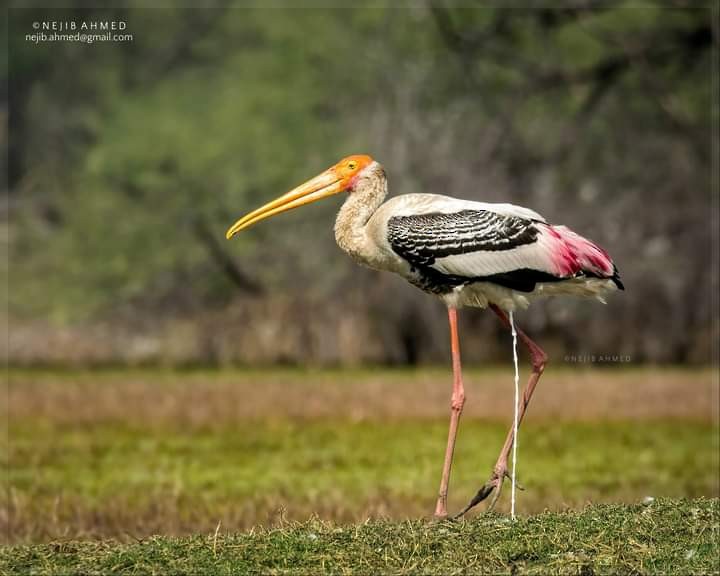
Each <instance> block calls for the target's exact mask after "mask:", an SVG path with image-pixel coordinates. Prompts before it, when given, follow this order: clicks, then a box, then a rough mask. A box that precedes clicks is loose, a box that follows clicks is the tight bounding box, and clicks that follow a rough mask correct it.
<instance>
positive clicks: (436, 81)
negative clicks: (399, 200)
mask: <svg viewBox="0 0 720 576" xmlns="http://www.w3.org/2000/svg"><path fill="white" fill-rule="evenodd" d="M24 6H25V8H26V9H12V10H10V21H9V25H10V29H11V30H12V34H10V35H9V50H10V58H9V70H5V75H6V76H7V75H8V74H9V78H10V83H9V90H8V92H7V93H5V94H4V95H3V96H4V106H3V110H2V118H3V119H4V121H5V122H6V123H8V126H9V131H10V132H9V133H10V139H9V140H7V141H5V142H3V146H4V147H6V148H7V152H8V155H7V165H6V166H5V168H6V169H7V172H8V175H9V178H8V190H7V204H6V205H5V207H4V209H3V213H2V226H3V228H4V229H5V234H3V237H6V238H7V242H8V247H9V254H10V264H9V266H8V265H4V266H3V269H2V274H3V275H4V276H7V277H9V295H8V296H9V308H8V311H7V319H6V320H7V321H8V322H9V323H10V326H11V328H12V330H11V337H10V339H9V342H5V341H3V344H2V346H3V347H5V348H6V350H4V353H5V354H6V356H7V357H8V358H9V359H10V361H11V362H12V363H14V364H37V363H44V364H58V363H59V364H68V363H70V364H87V363H135V364H137V363H158V362H159V363H163V364H198V363H199V364H276V363H285V364H287V363H290V364H306V363H311V364H316V365H317V364H319V365H336V364H363V363H375V364H415V363H438V362H445V361H446V358H447V353H448V344H447V335H446V329H445V320H444V319H443V315H444V311H443V307H442V306H441V305H439V304H438V303H437V302H436V301H434V300H433V299H432V298H428V297H426V296H425V295H423V294H421V293H419V292H417V291H416V290H414V289H412V288H411V287H409V286H407V285H406V283H405V282H404V281H403V280H401V279H399V278H395V277H394V276H392V275H389V274H378V273H376V272H371V271H368V270H364V269H360V268H358V267H357V266H355V265H354V264H353V263H352V262H351V261H350V260H349V259H348V258H346V257H345V256H344V255H343V254H342V253H341V252H340V251H339V250H338V249H337V247H336V246H335V243H334V238H333V234H332V226H333V219H334V214H335V212H336V211H337V208H338V204H339V201H332V200H329V201H327V202H325V203H324V204H322V205H316V206H313V207H312V208H307V209H305V210H301V211H298V212H295V213H292V214H288V215H285V216H283V217H282V218H281V219H279V220H275V221H273V222H272V223H268V224H264V225H261V226H258V227H256V228H253V229H252V230H250V231H249V232H247V233H245V234H243V235H242V236H241V237H239V238H238V239H237V240H234V241H233V242H226V241H225V239H224V232H225V230H226V229H227V227H228V226H229V225H230V224H231V223H232V222H234V220H235V219H236V218H237V217H239V216H240V215H241V214H243V213H244V212H245V211H247V210H248V209H250V208H253V207H255V206H256V205H258V204H260V203H264V202H265V201H266V200H268V199H270V198H274V197H275V196H277V195H279V194H281V193H283V192H285V191H286V190H288V189H290V187H292V186H294V185H296V184H298V183H299V182H301V181H304V180H305V179H307V178H308V177H310V176H313V175H315V174H316V173H317V172H319V171H320V170H323V169H324V168H326V167H327V166H329V165H330V164H332V163H334V162H335V161H337V160H338V159H339V158H341V157H342V156H345V155H347V154H350V153H369V154H371V155H373V156H374V157H375V158H376V159H378V160H379V161H380V162H381V163H383V164H384V165H385V167H386V168H387V172H388V175H389V181H390V190H391V194H393V193H394V194H397V193H407V192H434V193H442V194H449V195H453V196H457V197H461V198H467V199H474V200H484V201H503V202H513V203H517V204H521V205H525V206H528V207H530V208H532V209H535V210H537V211H539V212H541V213H542V214H544V215H545V216H546V217H547V218H548V220H549V221H551V222H554V223H564V224H567V225H569V226H571V227H573V228H574V229H576V230H577V231H578V232H580V233H582V234H584V235H587V236H588V237H590V238H592V239H594V240H595V241H597V242H598V243H600V244H601V245H602V246H604V247H606V248H607V249H608V251H609V252H610V253H611V254H612V255H613V257H614V258H615V260H616V261H617V264H618V267H619V268H620V271H621V273H622V277H623V281H624V282H625V285H626V287H627V291H626V292H625V293H623V294H621V295H619V296H618V297H615V298H613V299H612V301H611V302H610V304H609V306H608V307H603V306H600V305H597V304H595V303H587V302H576V301H568V300H565V301H553V302H548V303H543V304H540V305H537V306H535V307H534V309H533V310H532V311H530V312H528V313H526V314H523V315H522V319H521V322H522V324H523V325H524V326H525V327H526V328H527V329H528V331H529V332H530V333H531V334H533V335H534V336H537V338H538V339H539V341H540V342H542V343H544V344H546V345H547V347H548V349H549V351H550V352H551V354H556V355H557V354H559V353H570V354H596V355H599V354H621V355H623V356H624V357H629V358H630V359H631V361H633V362H638V363H643V362H663V363H668V362H672V363H708V362H709V361H710V360H711V358H712V356H713V353H714V351H715V350H716V349H717V346H718V336H719V334H718V324H717V322H716V317H717V306H715V305H714V302H713V300H712V298H713V297H714V296H715V297H716V294H717V293H718V289H719V288H720V286H719V283H718V273H717V270H718V268H717V263H716V261H715V257H716V256H717V254H716V253H713V251H712V246H713V245H716V244H717V242H718V227H717V218H716V209H717V197H716V195H715V196H713V191H712V159H713V157H714V156H717V132H716V131H715V132H713V129H712V127H713V125H715V126H717V107H716V106H715V107H713V105H712V103H713V95H712V82H711V79H712V70H713V68H712V54H713V49H714V48H715V47H716V42H717V35H716V33H717V31H716V30H715V31H713V20H712V14H711V10H710V7H711V3H703V2H700V3H697V2H682V1H677V2H656V3H653V2H643V3H637V2H626V1H611V2H579V1H578V2H567V3H564V4H559V5H557V6H554V7H553V6H550V5H547V4H544V3H538V4H537V5H535V4H532V3H529V4H527V5H522V6H520V5H515V4H508V5H506V4H503V3H488V4H477V5H473V4H468V3H453V2H442V1H440V0H437V1H434V0H428V1H418V2H411V3H396V2H372V3H355V4H353V5H350V4H348V5H346V6H344V7H342V8H340V7H338V8H332V7H328V6H327V5H326V4H325V3H316V4H313V2H306V3H303V4H302V7H299V6H298V5H297V4H288V3H271V4H267V3H264V2H256V3H253V2H247V3H242V4H240V5H238V6H235V7H233V8H229V7H225V6H223V5H221V4H220V3H213V2H206V3H204V4H203V5H202V6H201V7H198V8H197V9H169V8H153V9H149V8H145V7H143V6H142V3H139V2H131V3H129V4H128V5H127V6H126V7H123V8H114V9H97V8H95V9H88V8H82V6H84V4H83V3H81V2H77V3H76V4H75V5H74V6H75V7H73V3H72V2H71V3H69V8H68V9H65V10H51V9H40V8H34V9H33V8H31V7H28V6H32V3H24ZM93 19H94V20H114V21H122V22H126V29H125V30H123V33H126V34H131V35H132V40H129V41H125V42H94V43H92V44H85V43H80V42H45V43H35V42H33V41H30V40H28V39H26V34H32V33H33V32H36V30H34V29H33V26H32V24H33V22H36V21H40V22H47V21H58V22H64V21H71V20H75V21H77V22H80V21H83V20H93ZM713 34H715V37H713ZM713 38H715V39H713ZM9 109H11V110H12V114H8V110H9ZM713 147H714V148H713ZM713 202H714V204H713ZM2 285H3V287H4V286H6V285H8V284H7V283H6V282H2ZM462 316H463V318H462V321H463V323H464V325H465V326H466V327H467V328H466V329H464V338H465V342H466V345H465V346H464V349H465V350H464V352H465V358H466V360H467V361H468V362H483V361H488V360H495V361H498V360H502V361H504V360H505V359H506V357H507V351H506V350H505V346H504V344H503V345H499V344H498V343H497V341H498V339H499V338H500V333H501V331H502V329H501V327H500V326H499V324H498V323H497V322H496V321H495V320H494V319H493V318H490V317H489V315H487V314H482V313H469V314H464V315H462Z"/></svg>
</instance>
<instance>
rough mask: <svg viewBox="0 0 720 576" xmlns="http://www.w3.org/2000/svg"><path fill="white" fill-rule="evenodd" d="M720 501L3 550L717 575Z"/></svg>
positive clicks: (201, 563) (69, 560) (49, 555)
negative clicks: (460, 520)
mask: <svg viewBox="0 0 720 576" xmlns="http://www.w3.org/2000/svg"><path fill="white" fill-rule="evenodd" d="M719 520H720V506H719V503H718V500H717V499H712V500H709V499H696V500H670V499H661V500H656V501H654V502H652V503H649V504H636V505H633V506H623V505H594V506H589V507H586V508H585V509H584V510H582V511H579V512H572V511H569V512H561V513H550V512H546V513H543V514H540V515H537V516H532V517H528V518H520V519H518V520H517V521H515V522H513V521H510V520H509V519H508V518H507V517H503V516H497V515H491V516H484V517H479V518H476V519H473V520H470V521H464V522H455V523H453V522H443V523H439V524H434V523H430V522H424V521H418V520H416V521H405V522H388V521H371V522H365V523H362V524H358V525H354V526H338V525H334V524H330V523H324V522H320V521H318V520H310V521H307V522H304V523H291V524H286V525H284V526H282V527H279V528H276V529H273V530H254V531H252V532H249V533H245V534H237V533H230V534H228V533H225V532H224V531H222V530H218V532H217V534H215V533H210V534H203V535H196V536H191V537H187V538H168V537H159V536H157V537H152V538H149V539H147V540H142V541H139V542H133V543H130V544H128V543H120V542H117V541H104V542H92V541H90V542H56V543H51V544H44V545H35V546H19V547H16V548H13V549H7V548H6V549H4V550H3V551H2V562H3V564H4V571H5V572H6V573H16V574H20V573H33V574H68V573H79V574H110V573H112V574H288V573H290V574H308V573H311V574H349V573H362V574H386V573H392V574H455V573H483V574H487V573H493V574H495V573H504V574H548V573H560V574H594V573H597V574H616V573H624V574H633V573H634V574H717V573H718V572H719V571H720V565H719V562H720V560H719V559H720V547H719V546H718V538H719V537H720V528H719V526H718V522H719Z"/></svg>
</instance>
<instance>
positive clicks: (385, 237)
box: [227, 155, 623, 518]
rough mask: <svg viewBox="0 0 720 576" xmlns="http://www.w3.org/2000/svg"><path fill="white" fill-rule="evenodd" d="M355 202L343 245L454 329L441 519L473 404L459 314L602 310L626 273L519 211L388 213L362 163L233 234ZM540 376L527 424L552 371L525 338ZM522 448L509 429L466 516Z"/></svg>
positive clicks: (344, 219) (438, 208)
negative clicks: (558, 303) (588, 302)
mask: <svg viewBox="0 0 720 576" xmlns="http://www.w3.org/2000/svg"><path fill="white" fill-rule="evenodd" d="M340 192H348V196H347V199H346V200H345V202H344V204H343V205H342V207H341V208H340V212H339V214H338V216H337V220H336V222H335V239H336V240H337V243H338V245H339V246H340V248H341V249H342V250H344V251H345V252H347V253H348V254H349V255H350V256H351V257H352V258H353V259H355V260H356V261H357V262H359V263H360V264H363V265H365V266H369V267H370V268H373V269H376V270H388V271H390V272H395V273H396V274H399V275H400V276H402V277H403V278H405V279H406V280H408V281H409V282H410V283H411V284H413V285H415V286H417V287H418V288H420V289H421V290H424V291H425V292H429V293H430V294H434V295H436V296H438V297H439V298H440V299H441V300H442V301H443V302H444V303H445V305H446V306H447V309H448V318H449V322H450V343H451V350H452V367H453V387H452V398H451V403H450V406H451V410H450V429H449V433H448V441H447V448H446V450H445V459H444V463H443V469H442V476H441V481H440V490H439V493H438V498H437V504H436V507H435V516H436V517H438V518H445V517H447V493H448V483H449V479H450V469H451V466H452V458H453V451H454V448H455V438H456V435H457V429H458V422H459V419H460V414H461V412H462V409H463V405H464V403H465V392H464V389H463V380H462V370H461V364H460V343H459V339H458V331H457V309H458V308H461V307H463V306H472V307H478V308H490V309H491V310H492V311H493V312H494V313H495V314H497V316H498V317H499V318H500V320H501V322H502V323H503V324H504V325H506V326H508V327H509V326H510V322H509V319H508V313H510V312H512V311H513V310H515V309H517V308H526V307H527V306H528V304H529V303H530V301H531V300H533V299H535V298H537V297H539V296H551V295H575V296H585V297H591V298H596V299H599V300H601V301H603V295H605V294H606V293H610V292H612V291H614V290H617V289H620V290H622V289H623V285H622V282H621V281H620V277H619V274H618V270H617V268H616V267H615V265H614V264H613V261H612V260H611V258H610V256H609V255H608V254H607V252H605V251H604V250H603V249H602V248H600V247H599V246H597V245H596V244H594V243H593V242H591V241H590V240H587V239H586V238H583V237H582V236H580V235H578V234H576V233H575V232H573V231H572V230H570V229H569V228H566V227H565V226H553V225H551V224H548V223H547V222H546V220H545V219H544V218H543V217H542V216H540V214H538V213H536V212H534V211H532V210H529V209H528V208H522V207H520V206H514V205H512V204H490V203H485V202H471V201H467V200H458V199H456V198H451V197H448V196H441V195H438V194H406V195H402V196H398V197H395V198H392V199H390V200H388V201H387V202H385V203H383V201H384V200H385V197H386V196H387V177H386V175H385V170H384V169H383V167H382V166H381V165H380V164H379V163H378V162H376V161H374V160H373V159H372V158H371V157H370V156H366V155H354V156H348V157H347V158H344V159H342V160H341V161H340V162H338V163H337V164H335V165H334V166H332V167H331V168H329V169H328V170H326V171H325V172H322V173H321V174H319V175H318V176H316V177H315V178H312V179H311V180H308V181H307V182H305V183H304V184H302V185H300V186H298V187H297V188H295V189H293V190H291V191H290V192H288V193H287V194H284V195H283V196H280V197H279V198H277V199H276V200H273V201H272V202H269V203H268V204H265V205H264V206H262V207H260V208H258V209H257V210H254V211H252V212H250V213H249V214H247V215H246V216H243V217H242V218H241V219H240V220H238V221H237V222H235V224H233V225H232V226H231V227H230V229H229V230H228V231H227V238H228V239H230V238H231V237H232V236H233V235H235V234H236V233H237V232H239V231H240V230H244V229H245V228H248V227H249V226H252V225H253V224H255V223H257V222H259V221H260V220H264V219H265V218H269V217H271V216H275V215H276V214H280V213H281V212H285V211H287V210H292V209H293V208H297V207H299V206H303V205H304V204H309V203H310V202H315V201H317V200H320V199H322V198H325V197H327V196H331V195H333V194H338V193H340ZM517 336H518V337H519V339H520V341H521V342H523V344H524V345H525V346H526V347H527V348H528V350H529V352H530V358H531V361H532V374H531V376H530V379H529V381H528V383H527V385H526V387H525V389H524V391H523V397H522V401H521V402H520V403H519V406H517V420H516V422H518V423H519V422H520V421H522V418H523V416H524V414H525V410H526V408H527V405H528V403H529V402H530V398H531V397H532V394H533V391H534V390H535V387H536V385H537V383H538V380H539V378H540V376H541V374H542V373H543V370H544V369H545V364H546V362H547V355H546V354H545V352H544V351H543V350H542V348H540V346H538V345H537V344H536V343H535V342H533V341H532V340H531V339H530V338H529V337H528V336H527V335H526V334H525V333H524V332H522V331H521V330H518V331H517ZM513 441H514V434H513V428H512V427H511V428H510V431H509V432H508V435H507V437H506V439H505V444H504V445H503V447H502V450H501V451H500V455H499V457H498V459H497V461H496V463H495V466H494V468H493V470H492V473H491V475H490V479H489V480H488V481H487V482H486V483H485V484H484V485H483V486H482V487H481V488H480V490H478V492H477V494H476V495H475V497H474V498H473V499H472V500H471V501H470V503H469V504H468V505H467V506H466V507H465V508H464V509H463V510H462V511H461V512H460V513H459V514H458V515H457V516H460V515H463V514H464V513H465V512H467V511H468V510H469V509H470V508H472V507H473V506H475V505H476V504H478V503H479V502H481V501H483V500H484V499H486V498H487V497H488V496H490V494H491V493H492V492H493V490H495V494H494V495H493V498H492V499H491V501H490V507H492V506H494V504H495V502H496V501H497V498H498V496H499V494H500V490H501V488H502V484H503V482H504V480H505V478H506V477H508V476H509V474H508V471H507V468H508V455H509V452H510V450H511V448H512V444H513Z"/></svg>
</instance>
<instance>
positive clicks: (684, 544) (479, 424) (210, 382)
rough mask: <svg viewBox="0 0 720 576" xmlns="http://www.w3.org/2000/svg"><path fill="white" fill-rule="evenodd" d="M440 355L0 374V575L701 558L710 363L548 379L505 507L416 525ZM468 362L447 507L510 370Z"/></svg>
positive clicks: (490, 452) (434, 424)
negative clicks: (385, 366) (297, 364)
mask: <svg viewBox="0 0 720 576" xmlns="http://www.w3.org/2000/svg"><path fill="white" fill-rule="evenodd" d="M446 372H447V371H439V370H421V371H416V372H411V371H390V372H384V371H381V370H372V371H362V370H358V371H349V372H338V371H299V370H295V371H293V370H285V371H267V372H263V371H250V372H243V371H233V372H208V371H188V372H173V371H162V370H158V371H153V370H134V371H120V370H113V371H106V372H102V371H100V372H72V371H70V372H63V373H56V372H53V371H47V370H45V371H32V370H29V371H14V372H11V378H10V388H9V391H8V392H9V393H8V395H7V398H8V400H9V405H8V408H9V409H10V410H9V411H10V419H9V428H8V432H9V434H8V436H7V438H4V439H0V453H1V454H2V458H3V461H4V462H5V463H6V464H7V465H8V466H7V474H6V475H4V476H3V477H2V479H1V480H0V483H1V484H2V488H3V490H2V494H0V504H1V505H2V508H1V509H0V524H2V526H0V527H1V528H2V532H3V533H5V534H7V537H8V538H7V543H8V544H11V545H12V546H11V547H6V548H5V549H4V550H3V554H4V557H5V560H4V562H5V563H6V568H5V569H4V570H2V569H0V573H2V572H9V573H14V572H23V571H32V572H37V573H66V572H80V573H85V572H96V573H106V572H108V571H110V570H113V571H116V572H123V571H125V572H128V573H130V572H133V573H147V572H156V573H167V572H175V573H192V572H203V571H204V572H206V573H218V572H223V571H225V572H272V571H275V572H282V571H289V570H295V571H296V572H300V573H307V572H312V573H315V572H332V573H343V572H353V571H354V572H364V573H375V572H388V571H389V572H395V573H402V572H415V573H418V572H419V573H426V572H435V573H447V572H452V571H462V570H465V571H470V572H480V571H482V572H487V571H491V572H497V571H499V572H508V571H513V570H519V571H523V572H527V571H532V570H536V571H537V572H539V573H542V572H546V571H564V572H569V573H573V574H577V573H578V572H579V571H580V570H583V571H584V572H583V573H586V574H589V573H590V571H595V572H602V571H605V572H615V571H620V572H643V573H645V572H663V571H664V570H665V569H667V568H668V567H670V566H676V567H677V568H678V569H679V571H680V572H682V571H685V572H686V573H696V572H712V571H713V570H716V568H715V567H714V566H713V565H712V564H711V563H710V561H709V558H712V557H714V556H713V554H717V553H718V547H717V537H718V528H717V524H718V513H717V510H718V503H717V498H718V495H719V494H720V486H719V482H720V478H719V475H718V469H719V468H720V460H719V454H720V437H719V434H718V419H717V402H716V400H717V395H718V383H717V379H716V374H715V373H714V372H711V371H708V370H704V371H703V370H693V371H683V370H677V369H673V370H666V369H649V370H569V369H564V370H556V371H555V372H551V373H550V374H547V375H546V376H544V378H543V381H542V382H541V385H540V387H539V389H538V394H537V398H534V399H533V403H532V405H531V407H530V410H529V412H528V418H527V419H526V421H525V422H524V423H523V426H522V428H521V432H520V450H519V458H520V460H519V468H518V473H519V478H520V480H521V481H522V483H523V484H524V485H525V486H526V490H525V491H524V492H519V493H518V512H519V519H518V521H517V522H516V523H508V522H506V521H505V520H504V519H503V518H502V517H500V516H483V515H482V514H481V512H482V510H477V511H473V513H472V514H471V516H470V518H469V519H468V521H467V522H461V523H456V524H443V525H434V524H431V523H428V522H427V519H428V517H429V515H430V513H431V512H432V510H433V508H434V500H435V494H436V491H437V487H438V482H439V476H440V467H441V463H442V457H443V453H444V449H445V441H446V438H447V420H448V405H447V402H448V397H447V396H448V388H449V382H447V373H446ZM466 376H467V377H466V388H467V391H468V403H467V405H466V408H465V412H464V414H463V417H462V421H461V425H460V435H459V439H458V444H457V448H456V455H455V464H454V467H453V476H452V479H451V486H450V488H451V491H450V511H451V512H452V511H454V510H458V509H459V508H460V507H461V506H462V505H464V504H465V503H466V502H467V499H468V498H470V497H471V496H472V495H473V494H474V493H475V491H476V490H477V489H478V487H479V486H480V485H481V484H482V483H483V482H484V481H485V480H486V479H487V477H488V475H489V472H490V469H491V467H492V465H493V463H494V461H495V458H496V457H497V453H498V451H499V449H500V446H501V444H502V442H503V439H504V436H505V433H506V430H507V426H508V425H509V422H510V417H511V410H510V406H511V402H512V391H511V379H510V377H509V376H511V375H509V373H507V371H502V370H491V371H468V374H467V375H466ZM0 401H1V399H0ZM507 492H508V491H507V490H506V493H505V494H504V495H503V498H501V500H500V504H499V507H498V511H499V512H501V513H504V512H507V509H508V500H509V497H508V494H507ZM648 496H650V497H655V498H656V500H655V501H654V503H653V504H652V505H650V506H645V507H644V506H641V505H639V504H638V503H639V502H643V501H644V500H645V498H646V497H648ZM590 503H592V504H590ZM479 508H482V506H480V507H479ZM571 510H581V512H572V511H571ZM538 514H539V515H538ZM218 526H219V527H220V528H219V530H218V535H217V538H216V539H215V538H214V534H215V531H216V529H217V528H218ZM243 531H248V532H245V533H243ZM157 535H162V536H157ZM673 572H677V570H673Z"/></svg>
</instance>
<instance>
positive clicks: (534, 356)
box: [456, 304, 547, 517]
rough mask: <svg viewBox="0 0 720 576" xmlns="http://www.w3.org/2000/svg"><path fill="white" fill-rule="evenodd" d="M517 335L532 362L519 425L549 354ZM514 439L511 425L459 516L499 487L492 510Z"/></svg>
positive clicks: (506, 321)
mask: <svg viewBox="0 0 720 576" xmlns="http://www.w3.org/2000/svg"><path fill="white" fill-rule="evenodd" d="M490 308H491V309H492V311H493V312H495V314H497V315H498V316H499V317H500V320H501V321H502V323H503V324H505V326H507V327H508V328H510V320H509V319H508V317H507V315H506V314H505V312H503V311H502V310H500V308H498V307H497V306H495V305H494V304H491V305H490ZM517 335H518V337H519V338H520V340H521V341H522V343H523V344H525V346H526V347H527V348H528V350H529V351H530V360H531V362H532V374H531V375H530V379H529V380H528V383H527V386H525V390H524V391H523V397H522V400H521V401H520V406H518V426H519V425H520V423H521V422H522V419H523V416H525V410H526V409H527V406H528V404H529V403H530V398H532V395H533V392H534V391H535V386H537V383H538V380H540V376H542V373H543V371H544V370H545V365H546V364H547V354H545V352H544V351H543V349H542V348H540V346H538V345H537V344H536V343H535V342H533V341H532V340H531V339H530V338H529V337H528V335H527V334H525V333H524V332H523V331H522V330H517ZM513 441H514V437H513V429H512V426H511V427H510V430H509V431H508V434H507V436H506V438H505V444H503V447H502V450H501V451H500V456H499V457H498V459H497V462H495V467H494V468H493V472H492V474H491V475H490V480H488V481H487V482H486V483H485V485H484V486H483V487H482V488H480V490H478V493H477V494H476V495H475V497H474V498H473V499H472V500H471V501H470V503H469V504H468V505H467V506H466V507H465V508H464V509H463V510H462V511H461V512H460V513H459V514H457V516H462V515H463V514H465V513H466V512H467V511H468V510H470V509H471V508H472V507H473V506H476V505H477V504H479V503H480V502H482V501H483V500H485V498H487V497H488V496H489V495H490V493H491V492H492V491H493V490H494V489H497V490H496V491H495V494H494V495H493V498H492V500H491V501H490V505H489V506H488V510H492V508H493V507H494V506H495V503H496V502H497V500H498V498H499V497H500V491H501V489H502V485H503V481H504V480H505V478H506V476H507V475H508V473H507V461H508V456H509V454H510V450H511V449H512V445H513ZM457 516H456V517H457Z"/></svg>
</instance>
